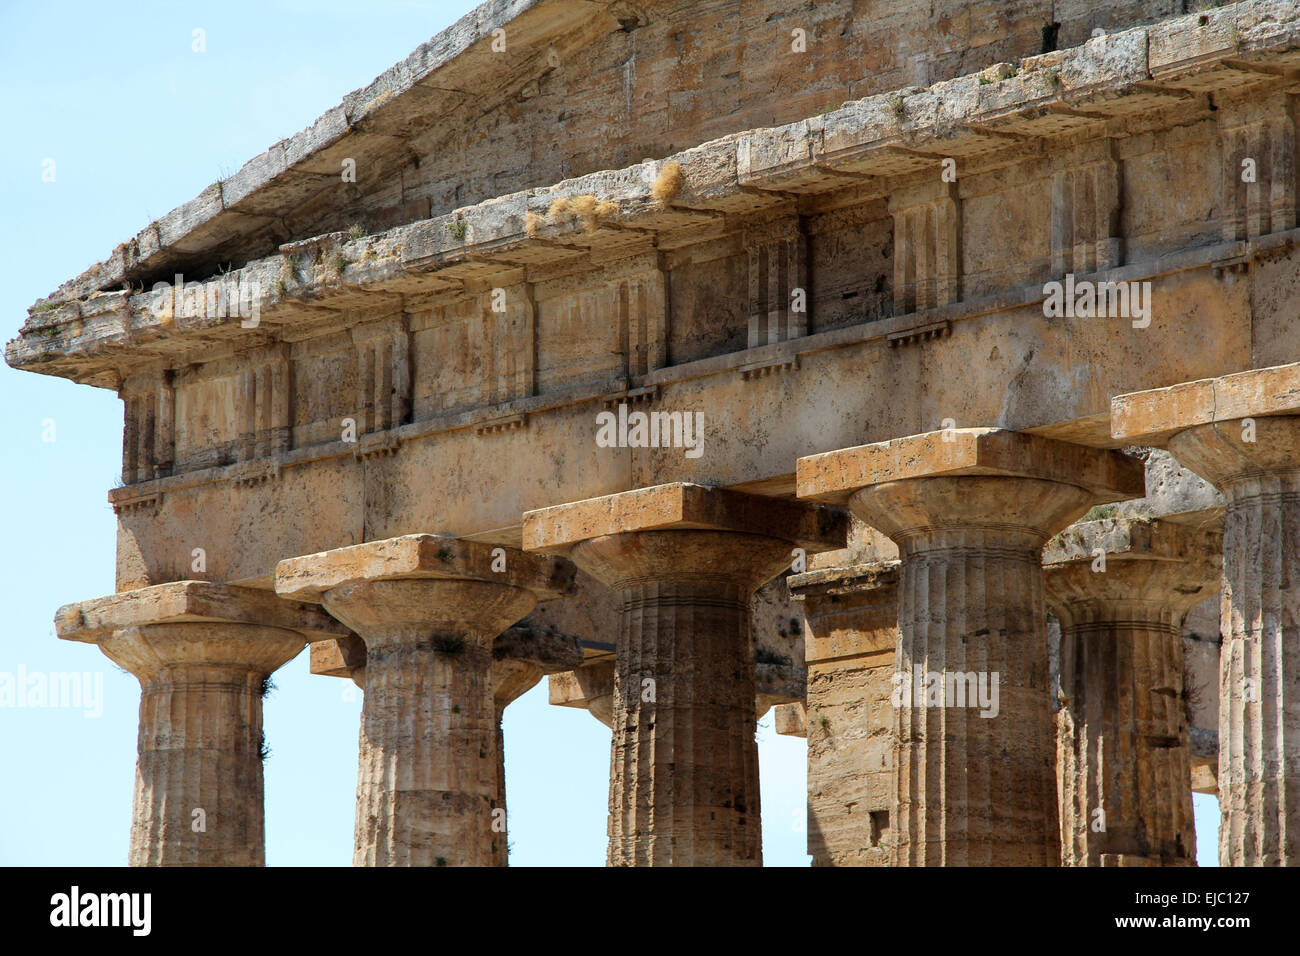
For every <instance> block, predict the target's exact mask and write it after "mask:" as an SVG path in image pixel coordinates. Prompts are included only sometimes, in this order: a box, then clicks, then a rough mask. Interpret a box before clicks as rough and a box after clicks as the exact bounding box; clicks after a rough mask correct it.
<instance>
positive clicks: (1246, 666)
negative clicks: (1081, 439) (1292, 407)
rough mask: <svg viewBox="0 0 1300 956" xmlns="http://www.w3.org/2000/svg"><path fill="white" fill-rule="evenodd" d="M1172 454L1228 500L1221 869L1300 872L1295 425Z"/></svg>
mask: <svg viewBox="0 0 1300 956" xmlns="http://www.w3.org/2000/svg"><path fill="white" fill-rule="evenodd" d="M1168 447H1169V450H1170V452H1172V453H1173V455H1174V457H1175V458H1177V459H1178V461H1179V462H1180V463H1181V464H1183V465H1184V466H1185V467H1187V468H1190V469H1191V470H1193V471H1195V472H1197V473H1198V474H1200V475H1202V476H1204V477H1205V478H1207V479H1209V480H1210V481H1212V482H1214V483H1215V484H1216V485H1217V486H1218V487H1219V489H1220V490H1222V491H1223V493H1224V496H1225V497H1226V498H1227V513H1226V515H1225V518H1224V529H1223V604H1222V611H1221V617H1222V620H1221V630H1222V633H1223V648H1222V651H1221V653H1220V658H1219V661H1220V664H1219V809H1220V813H1221V816H1222V819H1221V823H1220V826H1219V862H1220V864H1222V865H1224V866H1297V865H1300V417H1295V416H1284V417H1275V418H1260V419H1258V420H1257V421H1255V422H1251V423H1249V424H1247V423H1245V422H1243V421H1228V422H1220V423H1217V424H1212V425H1201V426H1197V427H1195V428H1190V429H1187V430H1186V431H1183V432H1180V433H1179V434H1178V435H1176V436H1175V437H1174V438H1172V439H1170V441H1169V445H1168Z"/></svg>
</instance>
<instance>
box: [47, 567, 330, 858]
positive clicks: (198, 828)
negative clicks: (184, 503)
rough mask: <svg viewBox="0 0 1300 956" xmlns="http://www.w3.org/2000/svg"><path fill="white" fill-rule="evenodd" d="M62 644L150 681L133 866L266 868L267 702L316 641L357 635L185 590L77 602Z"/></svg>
mask: <svg viewBox="0 0 1300 956" xmlns="http://www.w3.org/2000/svg"><path fill="white" fill-rule="evenodd" d="M56 624H57V626H58V633H59V637H61V638H63V639H64V640H72V641H86V642H88V643H95V644H98V645H99V648H100V650H102V651H103V652H104V654H105V655H107V656H108V657H109V659H110V660H112V661H114V662H115V663H117V664H119V665H120V666H122V667H124V668H126V669H127V670H128V671H130V672H131V673H132V674H134V675H135V676H136V677H137V678H138V679H139V681H140V737H139V759H138V761H137V763H136V777H135V801H134V810H133V821H132V826H131V854H130V863H131V865H132V866H262V865H263V864H264V863H265V861H266V841H265V835H264V817H263V805H262V797H263V791H262V758H263V746H264V741H263V736H262V696H263V693H264V689H265V683H266V680H267V678H268V677H269V676H270V675H271V673H272V672H273V671H274V670H276V668H278V667H280V666H281V665H282V664H284V663H285V662H286V661H289V660H291V659H292V658H293V657H295V656H296V655H297V654H298V652H299V651H301V650H302V648H303V645H304V644H305V643H306V642H307V641H308V640H314V639H320V638H322V637H326V636H331V635H339V634H344V633H346V631H345V629H344V628H342V627H341V626H340V625H338V624H337V623H336V622H334V621H332V620H331V619H330V618H329V617H328V615H325V614H322V613H321V612H320V610H319V609H317V608H314V607H310V606H308V605H301V604H297V603H295V602H292V601H284V600H281V599H279V598H277V597H276V596H275V595H274V594H271V593H269V592H266V591H256V590H252V589H248V588H236V587H227V586H225V585H220V584H211V583H208V582H204V581H178V582H174V583H171V584H160V585H156V586H154V587H147V588H142V589H140V590H137V591H126V592H123V593H121V594H114V595H110V596H109V597H104V598H98V599H96V600H93V601H83V602H81V603H79V604H70V605H68V606H66V607H63V608H61V609H60V610H59V612H58V615H57V617H56Z"/></svg>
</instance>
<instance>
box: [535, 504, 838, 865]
mask: <svg viewBox="0 0 1300 956" xmlns="http://www.w3.org/2000/svg"><path fill="white" fill-rule="evenodd" d="M846 530H847V528H846V525H845V522H844V521H843V520H842V518H840V517H839V516H838V515H836V514H835V513H834V512H831V511H828V510H826V509H818V508H811V507H808V506H805V505H798V504H794V503H789V502H781V501H774V500H771V499H763V498H758V497H754V496H748V495H740V494H736V493H733V492H723V491H718V490H714V489H707V488H700V487H698V486H691V485H675V486H663V487H656V488H648V489H643V490H641V491H637V492H631V493H628V494H625V495H616V496H613V497H611V498H605V499H596V500H593V501H583V502H577V503H575V504H572V505H562V506H558V507H555V508H551V509H547V510H544V511H541V512H531V513H529V514H526V515H525V516H524V541H525V546H526V547H528V548H530V549H545V550H554V551H558V552H562V553H565V554H567V556H568V557H569V558H571V559H572V560H573V561H574V563H575V564H577V565H578V566H579V567H581V568H582V569H584V570H585V571H587V572H588V573H589V574H592V575H593V576H595V577H596V578H598V579H600V580H601V581H603V582H605V583H606V584H607V585H608V586H609V587H610V588H611V589H613V590H614V591H615V592H616V593H617V594H618V595H619V596H620V599H621V602H622V619H621V622H620V628H619V634H618V640H617V647H616V652H615V664H614V674H613V684H612V688H611V690H610V697H611V699H612V721H613V730H614V734H613V741H612V745H611V756H610V819H609V854H608V863H609V864H610V865H611V866H629V865H639V866H646V865H651V866H653V865H659V866H718V865H733V866H745V865H750V866H755V865H759V864H761V862H762V833H761V829H760V826H759V790H758V751H757V747H756V745H755V740H754V724H755V719H756V718H755V713H754V710H755V704H754V701H755V682H754V650H753V638H752V631H751V610H750V601H751V597H752V595H753V593H754V591H755V590H756V589H757V588H758V587H759V585H761V584H762V583H764V582H765V581H767V580H769V579H770V578H772V577H773V576H775V575H776V574H778V573H779V572H780V571H781V570H782V569H783V568H786V567H789V565H790V563H791V555H792V551H791V549H792V546H793V545H794V544H796V543H799V544H803V545H810V546H820V547H823V548H824V547H826V546H828V545H829V546H836V545H842V544H843V539H844V535H845V533H846ZM772 535H779V537H773V536H772ZM837 536H838V540H836V537H837Z"/></svg>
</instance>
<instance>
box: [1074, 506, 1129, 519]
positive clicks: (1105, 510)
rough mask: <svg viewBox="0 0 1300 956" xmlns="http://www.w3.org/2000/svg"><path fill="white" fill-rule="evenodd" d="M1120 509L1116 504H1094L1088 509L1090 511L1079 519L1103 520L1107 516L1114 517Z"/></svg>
mask: <svg viewBox="0 0 1300 956" xmlns="http://www.w3.org/2000/svg"><path fill="white" fill-rule="evenodd" d="M1118 510H1119V509H1118V508H1117V507H1116V506H1115V505H1093V506H1092V507H1091V508H1089V509H1088V513H1087V514H1085V515H1084V516H1083V517H1082V518H1080V519H1079V520H1080V521H1101V520H1103V519H1105V518H1113V517H1115V514H1116V512H1117V511H1118Z"/></svg>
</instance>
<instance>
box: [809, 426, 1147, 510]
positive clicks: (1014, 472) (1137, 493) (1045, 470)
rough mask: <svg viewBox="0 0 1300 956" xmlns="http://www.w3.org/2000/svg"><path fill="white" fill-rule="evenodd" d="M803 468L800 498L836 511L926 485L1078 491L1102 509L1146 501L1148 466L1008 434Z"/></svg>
mask: <svg viewBox="0 0 1300 956" xmlns="http://www.w3.org/2000/svg"><path fill="white" fill-rule="evenodd" d="M796 468H797V472H796V484H797V488H798V495H799V497H800V498H805V499H809V500H812V501H823V502H829V503H834V504H840V503H844V502H847V501H849V500H850V499H851V498H852V497H853V495H855V494H856V493H857V492H859V491H861V490H862V489H864V488H871V487H876V486H879V485H885V484H893V483H895V482H902V481H906V480H909V479H919V478H944V477H946V478H954V477H1001V478H1027V479H1037V480H1040V481H1045V482H1052V483H1056V484H1062V485H1073V486H1075V487H1077V488H1080V489H1082V490H1084V491H1086V492H1088V493H1089V495H1090V496H1091V497H1092V499H1093V500H1094V501H1099V502H1113V501H1123V500H1124V499H1126V498H1140V497H1142V495H1143V494H1144V493H1145V490H1146V486H1145V478H1144V473H1143V468H1142V464H1141V462H1137V461H1135V460H1133V459H1131V458H1129V457H1128V456H1126V455H1122V454H1119V453H1118V452H1113V451H1108V450H1105V449H1101V448H1090V447H1087V446H1085V445H1075V444H1072V443H1070V442H1063V441H1057V440H1056V439H1052V438H1043V437H1041V436H1039V435H1030V434H1026V433H1022V432H1014V431H1008V430H1006V429H1002V428H956V429H948V430H945V431H937V432H926V433H925V434H921V435H909V436H907V437H905V438H895V439H892V440H890V441H885V442H878V443H876V444H873V445H859V446H857V447H856V448H844V449H840V450H839V451H832V452H825V453H823V454H820V455H810V456H808V457H806V458H800V459H799V462H798V464H797V466H796ZM951 504H953V505H957V506H960V501H954V502H951ZM971 507H972V508H974V506H971ZM963 510H970V509H963Z"/></svg>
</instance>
